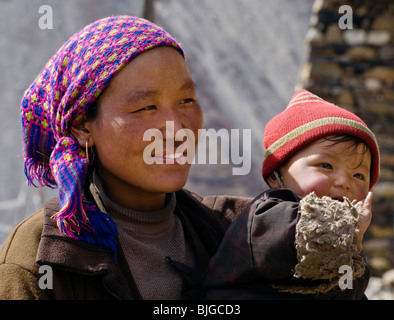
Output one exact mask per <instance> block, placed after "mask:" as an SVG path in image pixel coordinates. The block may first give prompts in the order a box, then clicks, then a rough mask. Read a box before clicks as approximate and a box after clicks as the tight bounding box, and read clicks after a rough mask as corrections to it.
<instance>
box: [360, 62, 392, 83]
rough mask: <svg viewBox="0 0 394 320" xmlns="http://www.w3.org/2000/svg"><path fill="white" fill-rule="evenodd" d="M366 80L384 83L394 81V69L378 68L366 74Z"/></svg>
mask: <svg viewBox="0 0 394 320" xmlns="http://www.w3.org/2000/svg"><path fill="white" fill-rule="evenodd" d="M364 77H366V78H375V79H379V80H381V81H384V82H389V81H390V82H393V81H394V67H386V66H376V67H373V68H371V69H369V70H367V71H366V72H365V73H364Z"/></svg>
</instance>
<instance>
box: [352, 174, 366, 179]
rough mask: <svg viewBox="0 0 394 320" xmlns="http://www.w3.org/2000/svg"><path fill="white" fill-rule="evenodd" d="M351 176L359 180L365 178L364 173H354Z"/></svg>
mask: <svg viewBox="0 0 394 320" xmlns="http://www.w3.org/2000/svg"><path fill="white" fill-rule="evenodd" d="M353 177H355V178H357V179H360V180H365V177H364V175H363V174H361V173H355V174H354V175H353Z"/></svg>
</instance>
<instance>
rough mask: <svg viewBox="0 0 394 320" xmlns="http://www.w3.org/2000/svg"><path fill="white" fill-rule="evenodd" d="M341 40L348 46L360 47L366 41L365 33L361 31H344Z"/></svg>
mask: <svg viewBox="0 0 394 320" xmlns="http://www.w3.org/2000/svg"><path fill="white" fill-rule="evenodd" d="M343 40H344V41H345V43H346V44H348V45H350V46H357V45H362V44H364V43H365V41H366V40H367V32H366V31H365V30H361V29H350V30H345V31H344V32H343Z"/></svg>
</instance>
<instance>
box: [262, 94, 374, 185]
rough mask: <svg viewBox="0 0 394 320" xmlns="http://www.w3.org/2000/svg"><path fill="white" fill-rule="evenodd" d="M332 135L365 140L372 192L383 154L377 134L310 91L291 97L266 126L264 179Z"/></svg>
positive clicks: (354, 116) (350, 114)
mask: <svg viewBox="0 0 394 320" xmlns="http://www.w3.org/2000/svg"><path fill="white" fill-rule="evenodd" d="M330 135H350V136H355V137H357V138H359V139H361V140H363V141H364V142H365V143H366V145H367V146H368V147H369V149H370V151H371V158H372V164H371V178H370V189H371V188H372V187H373V186H374V185H375V184H376V182H377V181H378V179H379V166H380V155H379V147H378V143H377V141H376V138H375V135H374V134H373V133H372V132H371V130H369V129H368V127H367V125H366V124H365V123H364V122H363V121H362V120H361V119H360V118H359V117H357V116H356V115H355V114H353V113H352V112H350V111H348V110H346V109H343V108H340V107H338V106H336V105H334V104H332V103H329V102H327V101H324V100H323V99H322V98H320V97H318V96H316V95H314V94H312V93H311V92H309V91H307V90H300V91H298V92H296V93H295V94H294V96H293V97H292V98H291V100H290V103H289V104H288V106H287V108H286V109H285V110H284V111H283V112H281V113H280V114H278V115H277V116H275V117H274V118H272V119H271V120H270V121H269V122H268V123H267V125H266V127H265V134H264V141H263V145H264V148H265V149H266V153H265V156H264V160H263V178H264V180H265V181H266V182H267V181H268V177H269V176H270V175H271V174H272V173H273V172H274V171H276V170H277V169H278V168H279V167H280V166H281V165H282V164H283V163H284V162H285V161H286V160H288V159H289V158H290V157H291V156H292V155H294V154H295V153H296V152H298V151H300V150H301V149H302V148H304V147H306V146H307V145H309V144H310V143H312V142H314V141H316V140H319V139H321V138H323V137H327V136H330Z"/></svg>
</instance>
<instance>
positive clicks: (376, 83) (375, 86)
mask: <svg viewBox="0 0 394 320" xmlns="http://www.w3.org/2000/svg"><path fill="white" fill-rule="evenodd" d="M364 87H365V89H366V90H368V91H379V90H380V89H382V81H380V80H379V79H375V78H366V79H365V80H364Z"/></svg>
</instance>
